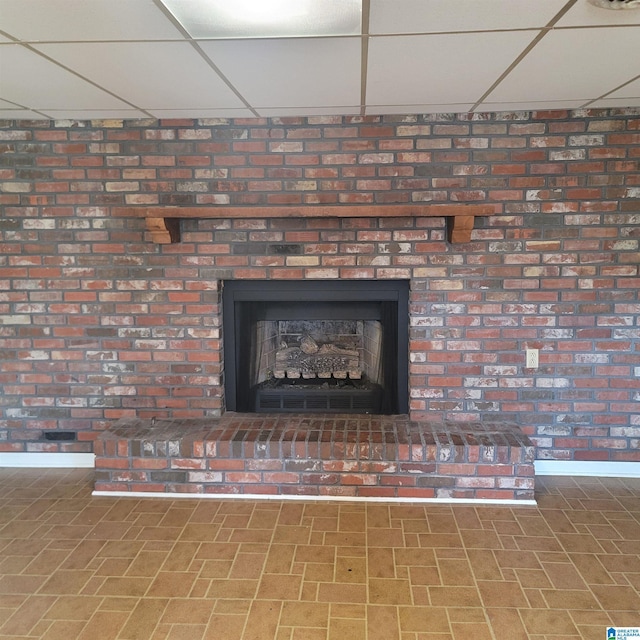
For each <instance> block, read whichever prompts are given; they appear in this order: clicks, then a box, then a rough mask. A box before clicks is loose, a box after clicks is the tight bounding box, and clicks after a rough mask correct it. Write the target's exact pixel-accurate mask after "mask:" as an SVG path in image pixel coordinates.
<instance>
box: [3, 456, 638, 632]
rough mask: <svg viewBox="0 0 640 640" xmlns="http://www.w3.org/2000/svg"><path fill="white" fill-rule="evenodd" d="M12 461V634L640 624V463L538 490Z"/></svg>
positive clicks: (7, 612)
mask: <svg viewBox="0 0 640 640" xmlns="http://www.w3.org/2000/svg"><path fill="white" fill-rule="evenodd" d="M92 483H93V478H92V472H91V471H88V470H11V469H0V485H1V486H2V487H3V489H4V490H3V492H2V493H1V495H2V497H0V637H1V638H3V639H4V638H7V639H8V640H23V639H28V640H35V639H36V638H39V639H42V640H71V639H72V638H73V639H74V640H96V639H99V640H187V639H188V640H344V639H346V638H348V639H349V640H359V639H361V640H467V638H472V639H473V640H485V639H486V640H502V639H503V638H507V637H508V638H511V639H513V640H577V639H583V640H592V639H593V640H600V638H603V637H604V630H605V628H606V627H607V626H609V625H617V626H637V625H638V624H639V621H638V611H640V481H638V480H633V479H624V480H622V479H597V478H549V477H543V478H541V479H540V480H539V482H538V483H537V484H538V490H537V491H538V502H539V506H538V507H527V508H525V507H517V506H516V507H508V506H504V507H496V506H490V507H485V506H474V505H466V504H465V505H451V504H405V503H403V504H392V503H390V504H381V503H355V502H304V501H296V502H287V501H282V502H277V501H265V502H261V501H250V500H238V501H236V500H233V499H231V500H220V499H215V498H212V499H206V500H195V499H176V500H171V499H158V498H153V497H150V498H144V499H140V498H120V497H92V496H91V486H92Z"/></svg>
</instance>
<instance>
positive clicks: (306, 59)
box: [200, 38, 360, 108]
mask: <svg viewBox="0 0 640 640" xmlns="http://www.w3.org/2000/svg"><path fill="white" fill-rule="evenodd" d="M200 46H201V47H202V49H203V51H205V52H206V53H207V55H208V56H209V57H210V58H211V59H212V60H213V62H214V63H215V64H216V65H217V66H218V68H219V69H220V70H221V71H222V73H223V74H224V75H225V76H226V77H227V78H228V79H229V80H230V82H231V83H232V84H233V86H234V87H236V88H237V89H238V90H239V91H240V93H241V94H242V95H243V96H244V97H245V99H246V100H248V101H249V103H250V104H251V105H252V106H254V107H256V108H265V107H300V108H304V107H324V106H328V107H340V106H348V105H353V104H359V102H360V39H359V38H296V39H285V40H268V39H265V40H241V41H239V40H217V41H209V42H201V43H200Z"/></svg>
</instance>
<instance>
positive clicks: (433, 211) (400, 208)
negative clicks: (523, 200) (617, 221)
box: [113, 203, 498, 244]
mask: <svg viewBox="0 0 640 640" xmlns="http://www.w3.org/2000/svg"><path fill="white" fill-rule="evenodd" d="M113 213H114V214H115V215H117V216H126V217H144V218H145V219H146V223H147V230H148V231H149V232H150V234H151V239H152V240H153V241H154V242H156V243H158V244H175V243H178V242H180V218H210V219H211V218H234V219H241V218H329V217H334V218H335V217H339V218H341V217H349V218H401V217H445V218H447V237H448V240H449V242H451V243H455V244H458V243H465V242H470V240H471V232H472V231H473V225H474V221H475V218H476V216H491V215H495V214H497V213H498V211H497V210H496V207H495V206H493V205H488V204H465V203H460V204H431V205H424V204H392V205H349V206H347V205H329V206H320V205H309V206H270V207H115V208H114V210H113Z"/></svg>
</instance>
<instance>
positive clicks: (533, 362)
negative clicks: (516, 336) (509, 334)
mask: <svg viewBox="0 0 640 640" xmlns="http://www.w3.org/2000/svg"><path fill="white" fill-rule="evenodd" d="M526 360H527V362H526V367H527V369H537V368H538V350H537V349H527V352H526Z"/></svg>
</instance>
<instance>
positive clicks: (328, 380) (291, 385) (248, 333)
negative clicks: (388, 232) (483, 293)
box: [223, 281, 408, 414]
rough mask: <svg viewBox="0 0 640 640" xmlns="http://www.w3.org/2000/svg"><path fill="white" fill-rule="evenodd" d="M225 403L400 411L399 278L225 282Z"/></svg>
mask: <svg viewBox="0 0 640 640" xmlns="http://www.w3.org/2000/svg"><path fill="white" fill-rule="evenodd" d="M223 314H224V347H225V390H226V400H227V408H228V409H229V410H235V411H243V412H296V413H300V412H302V413H313V412H324V413H371V414H392V413H406V412H407V404H408V398H407V376H408V372H407V369H408V360H407V353H408V283H407V282H405V281H393V282H390V283H386V282H380V281H366V282H361V281H357V282H352V281H340V282H331V283H328V282H325V281H300V282H292V281H287V282H277V281H263V282H254V281H230V282H226V283H225V286H224V291H223Z"/></svg>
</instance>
